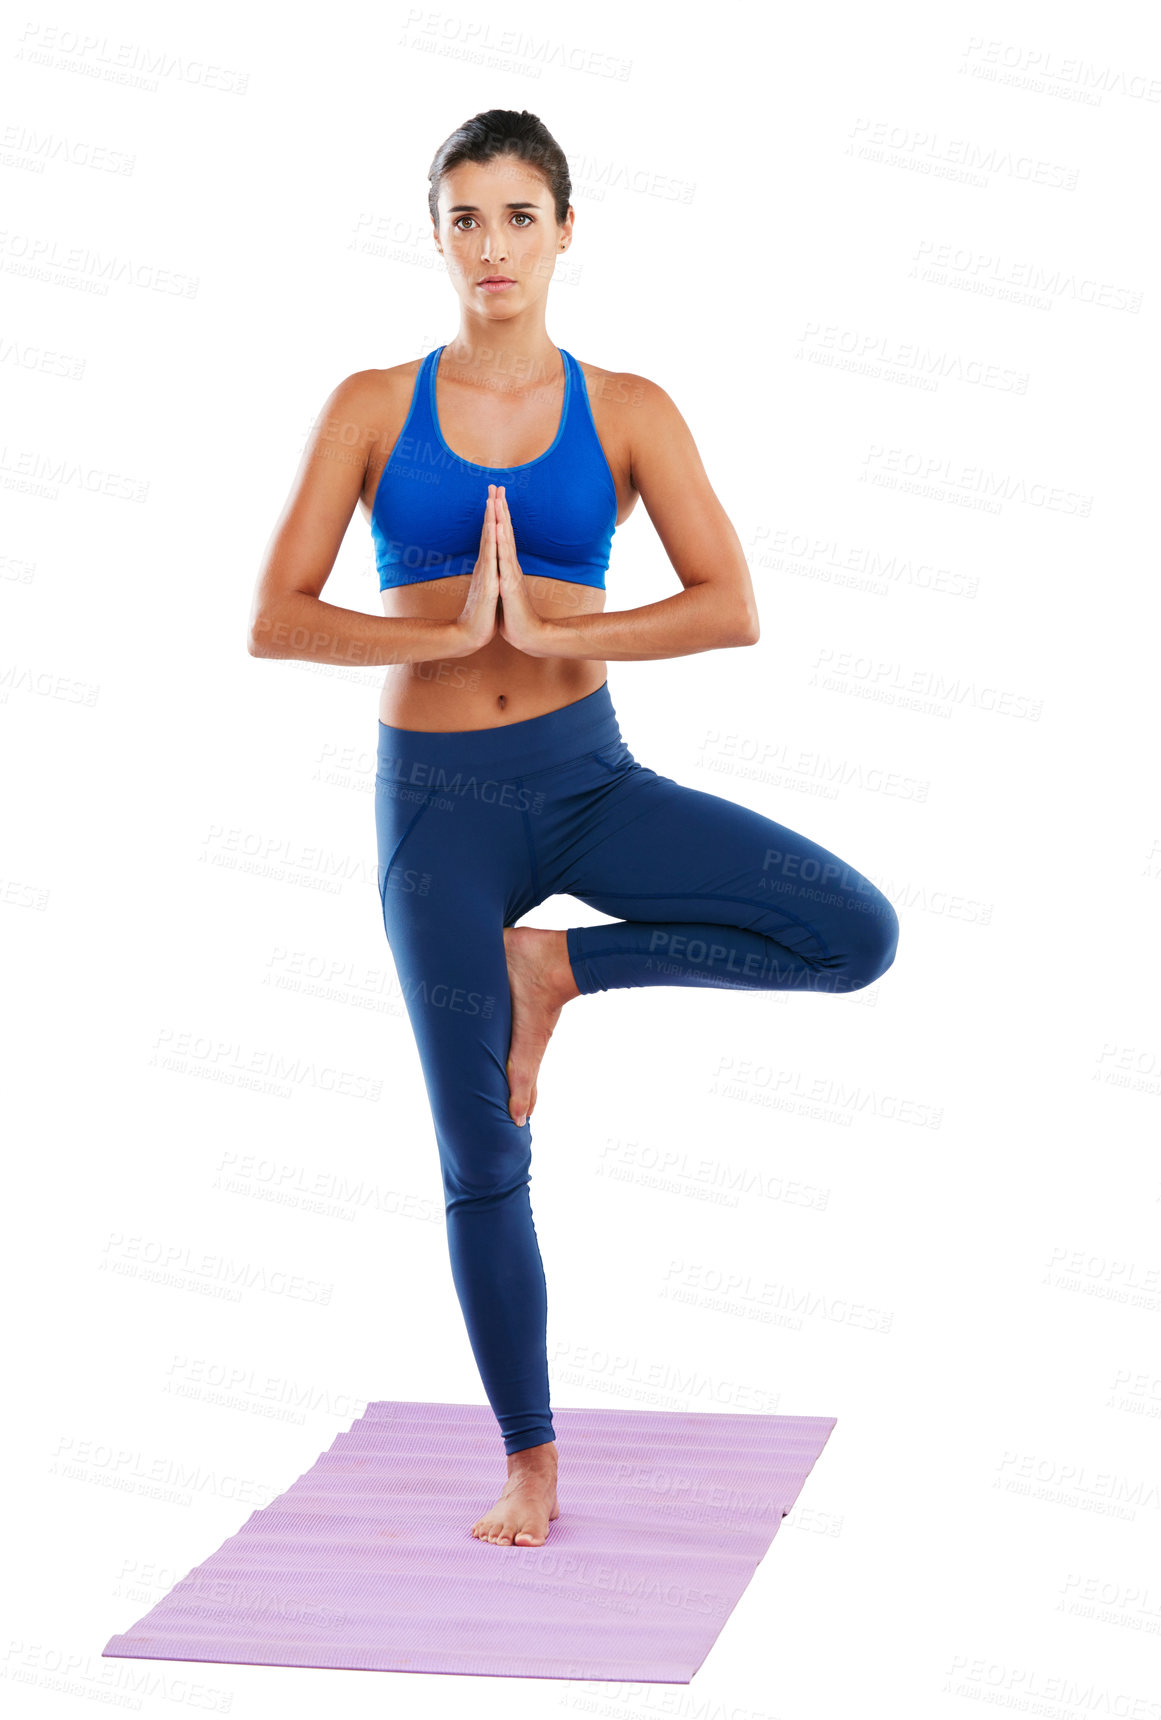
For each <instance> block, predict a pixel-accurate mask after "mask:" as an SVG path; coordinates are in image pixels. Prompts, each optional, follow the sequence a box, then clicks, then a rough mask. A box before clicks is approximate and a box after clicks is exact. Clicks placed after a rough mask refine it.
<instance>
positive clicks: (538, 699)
mask: <svg viewBox="0 0 1161 1720" xmlns="http://www.w3.org/2000/svg"><path fill="white" fill-rule="evenodd" d="M470 583H471V578H470V576H469V575H468V574H462V575H459V576H458V577H456V578H454V579H432V580H428V581H426V582H425V583H423V584H419V585H397V586H390V587H388V589H387V590H386V591H383V592H381V593H380V597H381V599H382V602H383V612H384V614H386V615H390V616H407V615H412V616H426V617H427V619H428V620H431V621H454V620H455V619H456V617H457V616H458V615H459V613H460V611H461V610H462V609H463V606H464V598H465V596H466V594H467V589H468V586H469V585H470ZM528 593H529V596H530V597H531V599H532V602H533V604H534V606H535V607H536V609H537V610H538V611H539V612H540V614H541V615H542V616H544V617H545V619H546V620H550V621H554V620H557V619H559V618H561V617H563V616H567V615H581V614H591V613H599V612H600V611H601V610H602V609H603V608H604V606H605V593H604V592H603V591H601V590H599V589H598V588H597V587H594V586H588V585H574V584H573V583H571V582H570V581H568V580H563V579H544V578H540V577H535V578H529V579H528ZM605 678H606V665H605V664H604V662H602V661H600V660H599V659H596V658H590V657H529V656H526V655H525V653H524V652H523V651H517V650H515V649H514V647H513V646H511V645H509V643H508V641H507V640H506V639H504V638H502V637H501V636H500V634H499V633H497V634H495V635H494V636H493V637H492V638H491V639H490V640H489V641H488V643H487V644H486V645H485V646H483V647H482V648H481V649H480V650H479V651H475V652H473V653H472V655H471V656H470V657H451V658H447V659H443V660H440V659H438V658H437V659H435V660H434V661H432V662H429V663H399V664H396V665H393V666H392V667H391V668H389V669H388V670H387V672H386V679H385V680H384V683H383V690H382V692H381V694H380V695H379V719H380V721H381V722H384V723H390V724H391V725H392V727H394V728H397V729H426V730H428V731H432V730H435V731H439V732H444V731H446V730H448V729H490V728H498V727H500V726H501V725H502V724H505V723H519V722H523V721H524V719H525V718H526V717H540V716H543V715H544V714H545V712H546V711H555V710H557V709H558V708H559V707H560V706H561V705H571V704H573V703H574V702H575V700H577V699H583V698H584V697H585V696H586V694H588V693H595V692H596V690H597V688H598V687H600V686H601V685H602V684H603V682H604V681H605Z"/></svg>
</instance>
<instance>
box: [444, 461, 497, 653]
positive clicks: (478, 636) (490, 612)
mask: <svg viewBox="0 0 1161 1720" xmlns="http://www.w3.org/2000/svg"><path fill="white" fill-rule="evenodd" d="M495 492H496V486H495V484H489V485H488V500H487V503H486V505H485V507H484V524H483V528H482V530H481V532H480V553H479V555H478V556H477V557H476V565H475V567H474V568H473V569H472V582H471V584H470V585H469V586H468V589H467V594H466V596H465V597H464V606H463V608H462V609H461V610H460V613H459V618H458V619H457V620H456V621H455V622H454V623H453V625H454V627H455V629H456V634H457V637H458V639H459V641H460V643H461V645H462V647H463V649H462V651H461V652H459V653H458V655H461V656H465V657H468V656H470V655H471V654H472V652H473V651H479V650H480V649H481V647H482V646H484V645H486V644H487V643H488V641H489V639H491V638H492V636H493V634H494V633H495V631H496V621H497V616H496V606H497V604H498V602H499V600H500V573H499V563H498V560H497V555H496V535H497V527H496V494H495Z"/></svg>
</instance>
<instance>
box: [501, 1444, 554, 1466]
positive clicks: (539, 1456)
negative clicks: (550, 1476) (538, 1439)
mask: <svg viewBox="0 0 1161 1720" xmlns="http://www.w3.org/2000/svg"><path fill="white" fill-rule="evenodd" d="M555 1468H556V1441H555V1439H550V1440H547V1441H546V1442H545V1444H543V1445H526V1446H525V1447H524V1449H523V1450H522V1451H510V1452H509V1453H508V1473H509V1475H515V1474H516V1473H517V1472H518V1471H519V1470H526V1469H555Z"/></svg>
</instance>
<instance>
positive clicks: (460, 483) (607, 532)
mask: <svg viewBox="0 0 1161 1720" xmlns="http://www.w3.org/2000/svg"><path fill="white" fill-rule="evenodd" d="M443 351H444V348H443V347H442V346H438V347H436V348H435V349H434V350H433V351H432V352H429V353H428V354H427V356H426V357H425V358H424V360H423V363H422V364H421V365H420V367H419V374H418V375H417V376H416V378H415V386H414V387H413V389H412V391H411V406H410V408H409V410H408V413H407V418H406V420H405V422H404V425H403V429H402V430H401V431H400V433H399V439H398V441H397V442H396V444H395V446H394V448H392V450H391V456H390V458H389V459H388V461H387V464H386V465H385V466H384V468H383V474H382V476H381V477H380V479H379V485H378V488H377V489H376V491H375V500H374V503H373V504H372V507H371V536H372V537H373V538H374V540H375V562H376V565H377V567H378V570H379V589H380V591H385V590H386V589H387V587H388V586H389V585H417V584H419V583H420V582H421V581H424V580H429V579H442V578H444V577H446V576H447V575H448V574H460V573H466V574H470V573H471V571H472V569H473V568H474V567H475V565H476V558H477V556H478V555H479V553H480V532H481V530H482V528H483V524H484V505H485V503H486V502H487V500H488V485H489V484H503V485H504V486H505V495H506V496H507V500H508V512H509V513H510V514H511V516H512V533H513V536H514V537H515V539H516V554H517V556H518V557H519V559H520V566H521V568H522V570H523V572H524V573H525V574H526V575H532V574H542V575H546V576H547V577H548V578H549V579H567V580H568V581H569V582H570V583H571V584H573V585H595V586H597V587H598V588H599V589H600V590H602V591H603V590H604V588H605V569H606V568H607V567H608V565H609V550H610V547H611V545H612V541H613V533H614V532H615V531H616V529H617V490H616V486H615V484H614V482H613V474H612V471H611V470H610V467H609V462H608V460H607V459H606V458H605V451H604V449H603V448H602V447H601V443H600V439H599V437H598V436H597V427H596V424H595V423H594V422H593V414H592V408H591V407H590V405H589V397H588V391H587V390H586V388H585V379H584V372H583V371H582V370H581V367H580V365H579V364H578V363H577V361H576V359H575V358H573V356H572V354H571V353H568V352H565V350H564V348H563V347H561V348H560V349H559V351H560V355H561V357H562V358H563V360H564V405H563V407H562V408H561V414H560V423H559V425H558V426H557V431H556V435H555V437H554V438H553V441H552V443H551V445H550V446H549V447H548V448H546V449H545V451H544V453H543V454H539V455H537V457H536V459H535V460H526V461H525V462H524V464H523V465H522V466H477V465H474V464H473V463H472V461H470V460H464V459H462V458H461V457H460V455H459V454H455V453H453V452H452V450H451V449H450V448H449V447H448V445H447V443H446V442H445V441H444V439H443V432H442V431H441V430H440V427H439V418H438V416H437V414H436V407H435V374H436V370H437V368H438V366H439V355H440V353H441V352H443Z"/></svg>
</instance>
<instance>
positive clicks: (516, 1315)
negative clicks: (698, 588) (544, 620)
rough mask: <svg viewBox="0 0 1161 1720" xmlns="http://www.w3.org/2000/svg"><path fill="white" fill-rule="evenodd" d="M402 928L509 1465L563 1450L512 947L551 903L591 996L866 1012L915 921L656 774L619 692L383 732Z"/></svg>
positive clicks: (393, 935) (470, 1315)
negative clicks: (571, 912)
mask: <svg viewBox="0 0 1161 1720" xmlns="http://www.w3.org/2000/svg"><path fill="white" fill-rule="evenodd" d="M375 820H376V830H377V840H378V859H379V865H378V874H379V892H380V896H381V898H382V903H383V924H384V928H385V930H386V933H387V939H388V942H389V944H390V947H391V953H392V956H393V958H394V961H395V967H396V971H397V973H398V977H399V983H400V987H401V989H402V991H403V995H404V999H405V1001H406V1005H407V1011H408V1015H409V1017H410V1020H411V1026H412V1029H413V1031H414V1034H415V1038H416V1043H417V1045H418V1048H419V1055H420V1060H421V1062H422V1066H423V1076H424V1081H425V1084H426V1087H427V1095H428V1099H429V1102H430V1105H431V1113H432V1119H433V1122H434V1124H435V1136H436V1142H437V1145H438V1148H439V1156H440V1164H441V1167H442V1175H443V1193H444V1206H445V1211H446V1223H447V1238H448V1249H449V1253H450V1256H451V1270H452V1279H453V1282H454V1284H455V1289H456V1294H457V1296H458V1297H459V1301H460V1307H461V1308H462V1310H463V1315H464V1320H465V1322H466V1324H467V1330H468V1337H469V1340H470V1342H471V1346H472V1352H473V1354H474V1356H475V1359H476V1364H477V1366H478V1368H479V1370H480V1377H481V1380H482V1381H483V1385H484V1390H485V1392H486V1393H487V1396H488V1401H489V1403H490V1404H491V1406H492V1409H493V1411H494V1413H495V1416H496V1419H497V1421H498V1423H499V1428H500V1433H501V1436H502V1438H503V1442H504V1449H505V1451H506V1452H513V1451H521V1450H523V1449H524V1448H525V1447H526V1446H531V1445H541V1444H543V1443H544V1442H545V1441H547V1440H551V1439H553V1438H554V1437H555V1435H554V1433H553V1427H552V1412H551V1410H550V1408H549V1385H548V1358H547V1350H546V1327H547V1312H548V1301H547V1293H546V1288H545V1279H544V1267H543V1264H542V1262H541V1257H540V1248H539V1245H538V1243H537V1239H536V1230H535V1227H534V1225H533V1221H532V1206H531V1200H530V1196H529V1173H530V1169H531V1163H532V1130H531V1125H530V1124H529V1123H528V1122H525V1124H524V1126H523V1127H522V1128H517V1126H516V1124H515V1123H514V1122H513V1121H512V1118H511V1115H510V1113H509V1110H508V1079H507V1073H506V1063H507V1058H508V1048H509V1042H510V1033H511V998H510V994H509V988H508V968H507V963H506V960H505V955H504V938H503V928H504V927H505V926H512V925H515V923H516V921H517V920H519V919H520V918H521V916H522V915H524V914H527V913H528V912H529V910H530V909H532V908H535V907H536V906H537V904H538V903H540V902H543V901H544V900H545V898H546V897H548V896H554V895H568V896H576V897H577V898H578V899H579V900H580V901H582V902H587V903H588V904H589V906H590V907H592V908H595V909H596V910H597V911H598V912H599V913H602V914H608V915H612V916H615V917H616V921H617V923H616V924H601V925H594V926H573V927H571V928H570V930H569V932H568V934H567V939H568V954H569V959H570V961H571V964H572V970H573V973H574V975H575V978H576V983H577V985H578V986H579V987H580V990H581V992H582V993H590V992H596V991H608V990H610V989H612V988H614V987H620V986H646V985H696V986H722V987H729V988H732V989H739V990H747V991H769V990H778V991H782V990H790V989H794V990H804V991H825V992H833V991H854V990H856V989H857V988H858V987H860V986H864V985H869V984H870V983H871V981H872V980H875V979H878V978H879V976H880V975H881V974H882V973H884V972H885V971H886V969H887V968H888V967H889V966H890V965H891V962H892V960H893V959H894V955H895V946H896V941H897V938H898V933H899V922H898V918H897V916H896V913H895V910H894V908H893V907H892V906H891V903H890V902H889V901H888V900H887V898H886V897H885V896H883V895H882V894H881V893H880V892H879V891H878V890H877V889H876V888H875V886H874V885H873V884H871V883H870V882H869V881H868V880H867V879H866V878H864V877H863V876H862V875H861V874H860V873H858V872H856V871H855V870H854V868H853V867H852V866H848V865H846V864H845V863H844V862H843V861H842V860H839V859H836V857H835V856H834V855H833V854H831V853H829V852H828V851H827V849H825V848H820V847H819V846H818V844H817V843H815V842H811V841H809V840H808V839H807V838H806V837H805V836H799V835H797V834H796V832H795V831H793V830H789V829H787V827H786V826H785V825H783V824H776V823H775V822H774V820H773V819H770V818H764V817H763V816H762V814H761V813H758V812H753V811H751V810H750V809H749V808H747V807H745V806H739V805H737V804H736V803H735V802H733V801H731V800H724V799H722V798H721V797H720V796H719V795H715V794H706V793H704V792H703V791H702V790H700V789H696V788H685V787H683V786H682V785H681V784H680V783H677V782H674V781H673V780H672V778H670V777H667V776H659V775H658V774H657V772H656V771H653V770H650V769H649V767H648V766H647V765H643V764H638V762H637V760H636V759H635V758H634V757H633V755H632V754H631V753H630V751H629V749H628V747H627V746H626V745H625V742H624V741H623V740H622V739H621V732H620V729H619V727H618V724H617V717H616V713H615V711H614V709H613V703H612V699H611V697H610V695H609V689H608V683H607V682H606V683H605V684H604V685H603V686H601V687H599V688H598V689H597V691H596V692H595V693H589V694H588V695H587V696H586V697H585V698H583V699H578V700H576V701H575V702H574V703H573V704H571V705H565V706H563V707H562V708H561V709H559V710H555V711H549V712H547V713H546V714H545V715H544V716H540V717H529V718H528V719H527V720H526V721H524V722H517V723H508V724H505V725H502V726H500V727H498V728H486V729H462V730H457V731H454V732H451V733H442V734H439V733H431V732H429V731H426V730H419V729H398V728H393V727H391V726H389V725H388V724H386V723H383V722H380V724H379V751H378V769H377V771H376V775H375Z"/></svg>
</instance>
